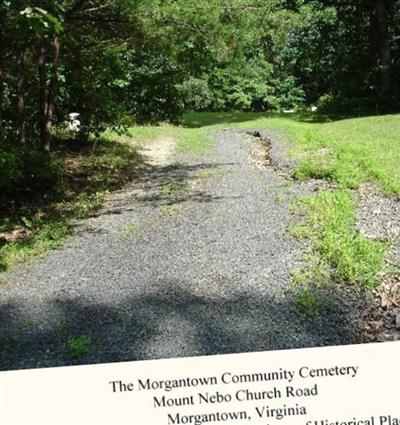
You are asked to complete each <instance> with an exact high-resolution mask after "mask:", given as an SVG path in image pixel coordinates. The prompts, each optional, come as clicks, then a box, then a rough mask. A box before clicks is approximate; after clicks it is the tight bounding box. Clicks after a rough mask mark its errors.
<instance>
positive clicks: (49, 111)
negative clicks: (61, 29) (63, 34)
mask: <svg viewBox="0 0 400 425" xmlns="http://www.w3.org/2000/svg"><path fill="white" fill-rule="evenodd" d="M51 45H52V51H53V62H52V71H51V77H50V83H49V89H48V92H47V100H46V102H45V105H46V106H45V112H46V114H45V122H44V134H43V147H44V149H45V150H46V151H50V145H51V128H52V124H53V114H54V104H55V98H56V94H57V85H58V63H59V59H60V40H59V38H58V37H57V36H55V37H54V39H53V41H52V43H51Z"/></svg>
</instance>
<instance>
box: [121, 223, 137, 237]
mask: <svg viewBox="0 0 400 425" xmlns="http://www.w3.org/2000/svg"><path fill="white" fill-rule="evenodd" d="M120 232H121V233H122V234H123V235H124V236H137V235H138V234H139V233H140V227H139V226H138V225H137V224H135V223H129V224H126V225H125V226H122V227H121V229H120Z"/></svg>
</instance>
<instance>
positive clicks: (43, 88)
mask: <svg viewBox="0 0 400 425" xmlns="http://www.w3.org/2000/svg"><path fill="white" fill-rule="evenodd" d="M38 73H39V119H40V138H41V140H42V142H43V145H45V128H46V117H47V97H48V92H47V76H46V49H45V48H44V47H43V46H42V47H41V48H40V51H39V57H38Z"/></svg>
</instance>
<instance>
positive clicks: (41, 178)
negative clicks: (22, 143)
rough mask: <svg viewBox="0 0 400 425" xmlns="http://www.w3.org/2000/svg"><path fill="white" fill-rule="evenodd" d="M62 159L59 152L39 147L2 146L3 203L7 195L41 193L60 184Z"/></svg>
mask: <svg viewBox="0 0 400 425" xmlns="http://www.w3.org/2000/svg"><path fill="white" fill-rule="evenodd" d="M61 176H62V167H61V161H60V160H59V158H58V157H57V155H56V154H49V153H47V152H43V151H42V150H39V149H38V148H36V147H29V146H26V147H25V149H17V148H16V147H15V146H12V145H4V146H2V147H1V148H0V193H1V196H0V204H1V206H3V205H5V202H7V198H8V197H9V196H10V195H12V197H13V199H18V197H22V196H24V197H26V196H38V195H40V194H43V193H46V192H48V191H49V190H51V189H53V188H54V187H55V186H56V185H59V183H60V178H61Z"/></svg>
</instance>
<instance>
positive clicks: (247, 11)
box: [0, 0, 400, 187]
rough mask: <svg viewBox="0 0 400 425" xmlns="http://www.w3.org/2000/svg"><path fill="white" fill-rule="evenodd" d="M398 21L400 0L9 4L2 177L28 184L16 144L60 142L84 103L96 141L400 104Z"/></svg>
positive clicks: (3, 18)
mask: <svg viewBox="0 0 400 425" xmlns="http://www.w3.org/2000/svg"><path fill="white" fill-rule="evenodd" d="M399 30H400V6H399V4H398V2H395V1H394V0H365V1H362V2H360V1H355V0H347V1H346V2H335V1H330V0H320V1H316V0H286V1H284V0H264V1H260V0H233V1H229V2H228V1H226V0H218V1H211V0H196V1H194V0H185V1H183V0H182V1H176V0H146V1H144V0H86V1H82V0H65V1H61V0H60V1H54V2H48V1H44V0H32V1H28V0H18V1H10V0H1V1H0V119H1V132H0V143H1V152H2V153H1V156H0V161H1V166H2V167H4V168H5V169H3V170H1V171H0V174H6V175H9V174H10V173H9V172H7V169H9V170H11V169H13V168H16V169H17V168H18V169H19V172H18V173H14V174H13V177H12V178H13V179H14V180H15V182H14V183H15V184H17V183H18V184H22V183H23V182H24V176H22V175H21V176H19V175H20V174H21V173H23V171H21V166H20V165H19V162H20V161H24V159H23V158H22V157H21V156H18V154H17V153H16V151H18V150H21V149H22V148H21V147H22V146H25V147H27V146H32V145H34V146H35V149H36V150H38V151H40V150H44V151H50V150H51V138H52V136H53V135H54V129H55V128H62V127H63V126H64V127H65V125H66V122H67V119H68V114H69V113H71V112H76V113H79V114H80V121H81V124H82V127H81V128H82V130H81V132H80V136H81V137H85V136H86V135H87V134H88V133H89V132H96V131H97V132H98V131H100V130H102V129H103V128H105V127H106V126H115V127H117V126H119V125H123V124H124V123H126V122H128V121H130V122H132V120H134V121H136V122H139V123H144V122H157V121H160V120H170V121H174V120H176V119H179V117H180V115H181V113H182V112H183V111H184V110H188V109H189V110H234V109H236V110H244V111H279V110H282V109H288V108H296V107H305V106H310V105H312V104H318V105H319V106H320V107H321V109H322V110H328V111H329V110H334V111H336V112H343V111H344V112H345V113H347V114H349V113H350V114H352V113H358V112H360V111H362V110H368V111H371V110H372V111H382V110H390V109H394V108H396V106H397V105H396V103H397V102H398V98H399V94H400V80H399V79H398V78H396V76H397V75H400V37H399V34H400V31H399ZM10 145H11V146H12V147H11V148H10V147H9V146H10ZM33 162H34V161H33ZM28 168H29V167H28ZM22 169H23V167H22ZM27 172H28V173H29V172H31V170H29V169H27ZM44 177H45V176H44ZM48 177H49V178H53V175H52V174H51V175H50V176H48ZM46 178H47V177H46ZM11 183H12V182H11V181H10V182H9V183H6V184H5V185H6V186H8V187H10V185H11V186H13V185H12V184H11Z"/></svg>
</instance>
